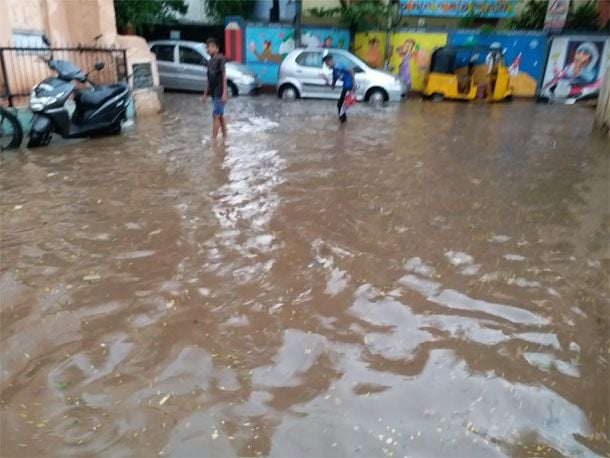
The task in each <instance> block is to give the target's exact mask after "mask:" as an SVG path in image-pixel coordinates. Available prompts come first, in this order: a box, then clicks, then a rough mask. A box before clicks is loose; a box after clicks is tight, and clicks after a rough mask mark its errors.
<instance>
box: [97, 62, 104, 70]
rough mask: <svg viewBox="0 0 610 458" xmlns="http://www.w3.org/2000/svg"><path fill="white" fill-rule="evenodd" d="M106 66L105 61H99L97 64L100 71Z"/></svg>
mask: <svg viewBox="0 0 610 458" xmlns="http://www.w3.org/2000/svg"><path fill="white" fill-rule="evenodd" d="M105 66H106V64H105V63H104V62H98V63H96V64H95V69H96V70H97V71H98V72H99V71H100V70H101V69H103V68H104V67H105Z"/></svg>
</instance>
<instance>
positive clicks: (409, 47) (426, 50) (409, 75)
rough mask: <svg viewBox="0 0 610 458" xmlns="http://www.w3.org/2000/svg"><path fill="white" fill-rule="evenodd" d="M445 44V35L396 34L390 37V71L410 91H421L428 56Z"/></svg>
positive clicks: (428, 60) (426, 71)
mask: <svg viewBox="0 0 610 458" xmlns="http://www.w3.org/2000/svg"><path fill="white" fill-rule="evenodd" d="M446 43H447V34H446V33H426V32H398V33H394V34H392V36H391V37H390V45H391V50H390V51H391V56H390V70H391V71H392V72H393V73H395V74H397V75H398V77H399V78H400V79H401V80H402V81H403V82H404V83H405V85H407V87H408V88H409V89H410V90H413V91H421V90H423V88H424V78H425V77H426V74H427V73H428V69H429V67H430V56H431V55H432V51H434V50H435V49H436V48H439V47H441V46H444V45H445V44H446Z"/></svg>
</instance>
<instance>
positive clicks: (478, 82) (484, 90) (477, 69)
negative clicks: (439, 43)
mask: <svg viewBox="0 0 610 458" xmlns="http://www.w3.org/2000/svg"><path fill="white" fill-rule="evenodd" d="M509 83H510V75H509V73H508V69H507V68H506V67H505V66H504V59H503V57H502V49H501V48H500V47H499V46H493V45H492V46H443V47H442V48H439V49H437V50H435V51H434V52H433V53H432V59H431V60H430V73H429V74H428V75H427V76H426V80H425V84H424V91H423V94H424V96H427V97H430V98H431V99H432V100H434V101H441V100H443V99H457V100H474V99H477V98H480V99H485V100H486V101H487V102H500V101H503V100H510V99H511V98H512V94H513V91H512V88H511V87H510V85H509Z"/></svg>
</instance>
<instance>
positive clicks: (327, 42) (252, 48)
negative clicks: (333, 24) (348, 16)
mask: <svg viewBox="0 0 610 458" xmlns="http://www.w3.org/2000/svg"><path fill="white" fill-rule="evenodd" d="M245 35H246V50H245V54H246V64H247V65H248V67H250V68H251V69H252V70H254V71H255V72H256V73H257V74H258V76H259V78H260V79H261V82H262V83H263V84H270V85H272V84H275V83H276V82H277V73H278V69H279V65H280V63H281V62H282V60H283V59H284V58H285V57H286V55H287V54H288V53H289V52H290V51H292V50H294V49H295V35H294V28H293V27H292V26H283V25H281V24H247V25H246V33H245ZM349 41H350V36H349V31H348V30H345V29H332V28H311V27H304V28H303V29H302V31H301V42H302V43H303V45H304V46H306V47H307V48H327V47H330V48H342V49H347V48H348V47H349Z"/></svg>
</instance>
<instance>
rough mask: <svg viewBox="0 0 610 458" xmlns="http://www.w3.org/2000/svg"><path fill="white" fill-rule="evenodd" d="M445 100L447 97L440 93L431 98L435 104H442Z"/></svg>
mask: <svg viewBox="0 0 610 458" xmlns="http://www.w3.org/2000/svg"><path fill="white" fill-rule="evenodd" d="M444 98H445V96H444V95H443V94H441V93H440V92H435V93H434V94H432V95H431V96H430V100H432V101H433V102H442V101H443V99H444Z"/></svg>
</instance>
